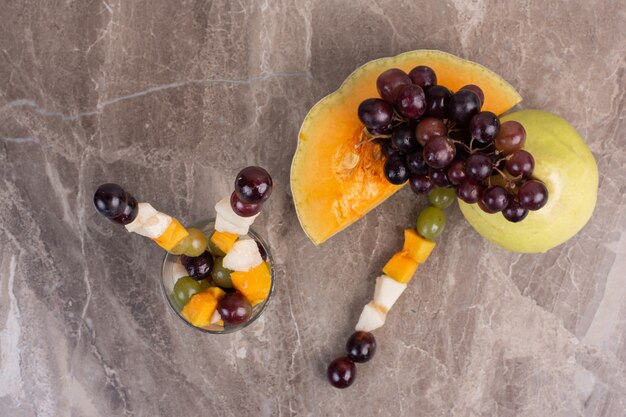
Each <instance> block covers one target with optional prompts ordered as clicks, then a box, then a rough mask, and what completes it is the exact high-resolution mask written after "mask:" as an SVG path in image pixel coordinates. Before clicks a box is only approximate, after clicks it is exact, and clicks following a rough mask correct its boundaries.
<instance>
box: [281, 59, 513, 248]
mask: <svg viewBox="0 0 626 417" xmlns="http://www.w3.org/2000/svg"><path fill="white" fill-rule="evenodd" d="M417 65H428V66H429V67H431V68H432V69H433V70H435V72H436V74H437V80H438V84H441V85H443V86H446V87H448V88H449V89H451V90H453V91H456V90H458V89H459V88H460V87H462V86H464V85H466V84H476V85H478V86H480V88H482V90H483V92H484V93H485V103H484V105H483V107H482V108H483V110H489V111H492V112H494V113H496V114H501V113H503V112H505V111H506V110H508V109H510V108H511V107H513V106H515V105H516V104H517V103H519V102H520V101H521V97H520V95H519V94H518V93H517V91H515V89H514V88H513V87H512V86H511V85H510V84H508V83H507V82H506V81H504V80H503V79H502V78H501V77H500V76H498V75H497V74H495V73H494V72H492V71H490V70H488V69H487V68H485V67H483V66H482V65H479V64H476V63H474V62H470V61H466V60H464V59H461V58H458V57H456V56H454V55H450V54H447V53H445V52H441V51H432V50H418V51H411V52H406V53H404V54H401V55H398V56H395V57H391V58H382V59H377V60H375V61H371V62H368V63H367V64H365V65H363V66H362V67H360V68H358V69H357V70H356V71H354V72H353V73H352V74H351V75H350V76H349V77H348V78H347V79H346V80H345V81H344V83H343V84H342V85H341V87H340V88H339V89H338V90H337V91H335V92H334V93H332V94H330V95H329V96H327V97H325V98H323V99H322V100H321V101H320V102H319V103H317V104H316V105H315V106H314V107H313V108H312V109H311V111H309V114H308V115H307V116H306V118H305V119H304V122H303V123H302V127H301V129H300V134H299V136H298V148H297V150H296V153H295V155H294V158H293V163H292V165H291V192H292V195H293V200H294V203H295V207H296V212H297V214H298V218H299V220H300V224H301V225H302V228H303V229H304V231H305V233H306V234H307V235H308V236H309V238H310V239H311V240H312V241H313V243H315V244H316V245H318V244H320V243H322V242H324V241H325V240H327V239H328V238H330V237H331V236H333V235H334V234H336V233H338V232H340V231H341V230H343V229H345V228H346V227H348V226H349V225H350V224H352V223H354V222H355V221H356V220H358V219H360V218H361V217H363V216H364V215H365V214H366V213H368V212H369V211H370V210H372V209H373V208H374V207H376V206H377V205H379V204H380V203H382V202H383V201H385V200H386V199H387V198H389V197H390V196H391V195H392V194H393V193H395V192H396V191H398V190H399V189H400V186H396V185H392V184H390V183H389V182H387V180H386V179H385V177H384V174H383V160H382V159H381V157H380V152H379V147H378V146H376V145H374V144H372V143H365V144H362V145H360V146H356V145H357V143H358V142H359V141H360V136H361V132H362V129H363V126H362V125H361V122H360V121H359V119H358V117H357V108H358V106H359V104H360V103H361V101H363V100H365V99H366V98H370V97H378V92H377V90H376V78H377V77H378V75H379V74H380V73H382V72H383V71H385V70H387V69H389V68H400V69H402V70H404V71H407V72H408V71H410V70H411V69H412V68H414V67H415V66H417Z"/></svg>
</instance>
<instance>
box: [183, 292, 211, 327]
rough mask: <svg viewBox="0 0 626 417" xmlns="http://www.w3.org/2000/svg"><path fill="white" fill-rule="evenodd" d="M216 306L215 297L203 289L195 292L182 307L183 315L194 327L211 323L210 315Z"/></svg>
mask: <svg viewBox="0 0 626 417" xmlns="http://www.w3.org/2000/svg"><path fill="white" fill-rule="evenodd" d="M216 308H217V298H215V297H214V296H213V295H212V294H211V293H209V292H207V291H205V292H201V293H198V294H195V295H194V296H192V297H191V299H190V300H189V301H188V302H187V304H185V307H183V311H182V313H183V316H184V317H185V318H186V319H187V321H189V322H190V323H191V324H193V325H194V326H196V327H205V326H208V325H209V324H211V316H213V312H214V311H215V309H216Z"/></svg>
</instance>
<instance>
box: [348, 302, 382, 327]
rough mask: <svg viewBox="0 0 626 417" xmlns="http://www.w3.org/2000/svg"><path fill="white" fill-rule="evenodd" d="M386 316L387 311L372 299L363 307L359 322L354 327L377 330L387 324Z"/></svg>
mask: <svg viewBox="0 0 626 417" xmlns="http://www.w3.org/2000/svg"><path fill="white" fill-rule="evenodd" d="M386 317H387V313H386V312H385V311H383V310H382V309H381V307H379V306H377V305H376V304H374V302H373V301H372V302H370V303H369V304H366V305H365V307H363V311H362V312H361V317H359V322H358V323H357V324H356V326H355V327H354V330H356V331H363V332H371V331H372V330H376V329H378V328H379V327H381V326H382V325H383V324H385V318H386Z"/></svg>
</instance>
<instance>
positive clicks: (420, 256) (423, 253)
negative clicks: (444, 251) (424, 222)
mask: <svg viewBox="0 0 626 417" xmlns="http://www.w3.org/2000/svg"><path fill="white" fill-rule="evenodd" d="M434 248H435V242H433V241H432V240H428V239H426V238H423V237H422V236H420V235H419V234H418V233H417V231H416V230H415V229H406V230H405V231H404V247H403V248H402V250H403V251H404V252H406V253H407V254H408V255H409V256H410V257H411V258H413V260H415V262H417V263H420V264H423V263H424V261H426V259H428V255H430V253H431V252H432V251H433V249H434Z"/></svg>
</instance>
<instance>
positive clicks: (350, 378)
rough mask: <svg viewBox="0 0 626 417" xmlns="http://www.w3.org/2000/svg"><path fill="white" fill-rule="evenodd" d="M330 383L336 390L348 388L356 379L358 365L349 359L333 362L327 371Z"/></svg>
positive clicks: (339, 359) (344, 358)
mask: <svg viewBox="0 0 626 417" xmlns="http://www.w3.org/2000/svg"><path fill="white" fill-rule="evenodd" d="M326 375H327V377H328V382H330V384H331V385H332V386H333V387H335V388H348V387H349V386H350V385H352V383H353V382H354V378H356V365H355V364H354V362H352V361H351V360H350V358H348V357H345V356H344V357H341V358H337V359H335V360H333V361H332V362H331V363H330V364H329V365H328V370H327V371H326Z"/></svg>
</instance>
